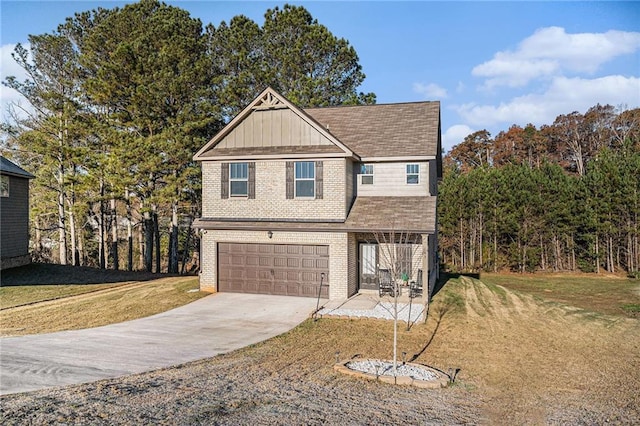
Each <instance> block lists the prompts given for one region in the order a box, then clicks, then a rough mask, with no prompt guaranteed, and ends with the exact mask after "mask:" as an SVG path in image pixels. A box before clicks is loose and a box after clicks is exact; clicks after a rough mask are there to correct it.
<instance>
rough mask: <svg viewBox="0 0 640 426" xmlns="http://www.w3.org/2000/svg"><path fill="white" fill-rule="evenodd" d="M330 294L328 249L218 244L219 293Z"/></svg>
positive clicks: (320, 247)
mask: <svg viewBox="0 0 640 426" xmlns="http://www.w3.org/2000/svg"><path fill="white" fill-rule="evenodd" d="M323 272H324V274H325V275H324V280H323V282H322V283H323V286H322V292H321V296H322V297H323V298H327V297H328V295H329V291H328V289H329V287H328V284H329V282H328V279H329V247H328V246H312V245H295V244H287V245H285V244H243V243H218V291H223V292H233V293H260V294H277V295H285V296H304V297H317V296H318V286H319V285H320V274H321V273H323Z"/></svg>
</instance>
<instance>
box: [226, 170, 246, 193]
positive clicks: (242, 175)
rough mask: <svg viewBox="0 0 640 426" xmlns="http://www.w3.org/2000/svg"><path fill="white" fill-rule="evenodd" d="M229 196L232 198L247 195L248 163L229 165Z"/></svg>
mask: <svg viewBox="0 0 640 426" xmlns="http://www.w3.org/2000/svg"><path fill="white" fill-rule="evenodd" d="M229 194H230V195H231V196H232V197H247V196H248V195H249V163H230V164H229Z"/></svg>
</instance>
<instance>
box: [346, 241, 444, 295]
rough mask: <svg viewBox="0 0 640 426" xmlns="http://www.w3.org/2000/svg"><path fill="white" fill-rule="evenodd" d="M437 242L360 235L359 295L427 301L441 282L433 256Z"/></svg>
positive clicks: (358, 242)
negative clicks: (432, 246)
mask: <svg viewBox="0 0 640 426" xmlns="http://www.w3.org/2000/svg"><path fill="white" fill-rule="evenodd" d="M433 239H434V237H433V235H429V234H418V233H402V232H394V233H388V232H387V233H383V232H378V233H376V232H371V233H358V234H356V236H355V240H356V244H357V246H358V264H357V268H358V271H357V277H358V278H357V282H358V286H357V290H358V294H363V295H368V296H375V297H379V298H382V297H387V298H388V297H392V298H393V297H395V296H396V295H397V296H398V297H399V298H402V299H407V300H408V299H419V301H420V302H421V301H423V299H424V300H425V301H426V298H427V297H428V295H429V294H430V292H429V289H432V288H433V286H434V285H435V280H436V279H437V274H436V273H435V268H436V267H437V265H436V264H435V262H434V261H431V259H432V256H430V254H431V253H432V251H431V250H430V242H431V241H432V240H433ZM431 281H432V282H431ZM403 301H404V300H403ZM420 302H419V303H420Z"/></svg>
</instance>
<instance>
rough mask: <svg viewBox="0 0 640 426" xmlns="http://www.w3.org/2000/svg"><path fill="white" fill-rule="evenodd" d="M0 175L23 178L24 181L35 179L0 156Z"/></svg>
mask: <svg viewBox="0 0 640 426" xmlns="http://www.w3.org/2000/svg"><path fill="white" fill-rule="evenodd" d="M0 173H2V174H3V175H11V176H18V177H23V178H26V179H33V178H35V176H34V175H32V174H31V173H29V172H28V171H26V170H25V169H23V168H22V167H20V166H18V165H17V164H14V163H12V162H11V161H9V160H7V159H6V158H4V157H3V156H0Z"/></svg>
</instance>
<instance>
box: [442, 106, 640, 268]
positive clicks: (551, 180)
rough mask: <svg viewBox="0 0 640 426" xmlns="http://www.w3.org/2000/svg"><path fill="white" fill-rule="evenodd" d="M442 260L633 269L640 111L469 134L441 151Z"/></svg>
mask: <svg viewBox="0 0 640 426" xmlns="http://www.w3.org/2000/svg"><path fill="white" fill-rule="evenodd" d="M444 162H445V173H444V178H443V181H442V183H441V185H440V189H439V191H440V192H439V197H440V198H439V200H438V209H439V212H438V220H439V232H440V257H441V262H442V263H443V264H444V265H445V268H447V269H450V270H455V271H499V270H512V271H517V272H535V271H584V272H602V271H607V272H610V273H616V272H622V271H625V272H627V273H629V274H631V275H638V270H640V243H639V236H640V222H639V215H640V109H621V108H614V107H613V106H611V105H596V106H594V107H592V108H590V109H589V110H588V111H587V112H586V113H584V114H581V113H578V112H573V113H571V114H566V115H560V116H558V117H557V118H556V119H555V121H554V122H553V124H551V125H544V126H541V127H540V128H536V127H535V126H533V125H532V124H529V125H527V126H525V127H524V128H522V127H520V126H515V125H514V126H512V127H511V128H509V130H507V131H503V132H500V133H499V134H498V135H497V136H496V137H495V138H492V137H491V135H490V133H489V132H487V131H486V130H481V131H478V132H475V133H473V134H471V135H469V136H467V137H466V138H465V139H464V141H463V142H462V143H460V144H458V145H456V146H455V147H454V148H453V149H452V150H451V151H450V152H449V153H448V155H447V156H446V157H445V159H444Z"/></svg>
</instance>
